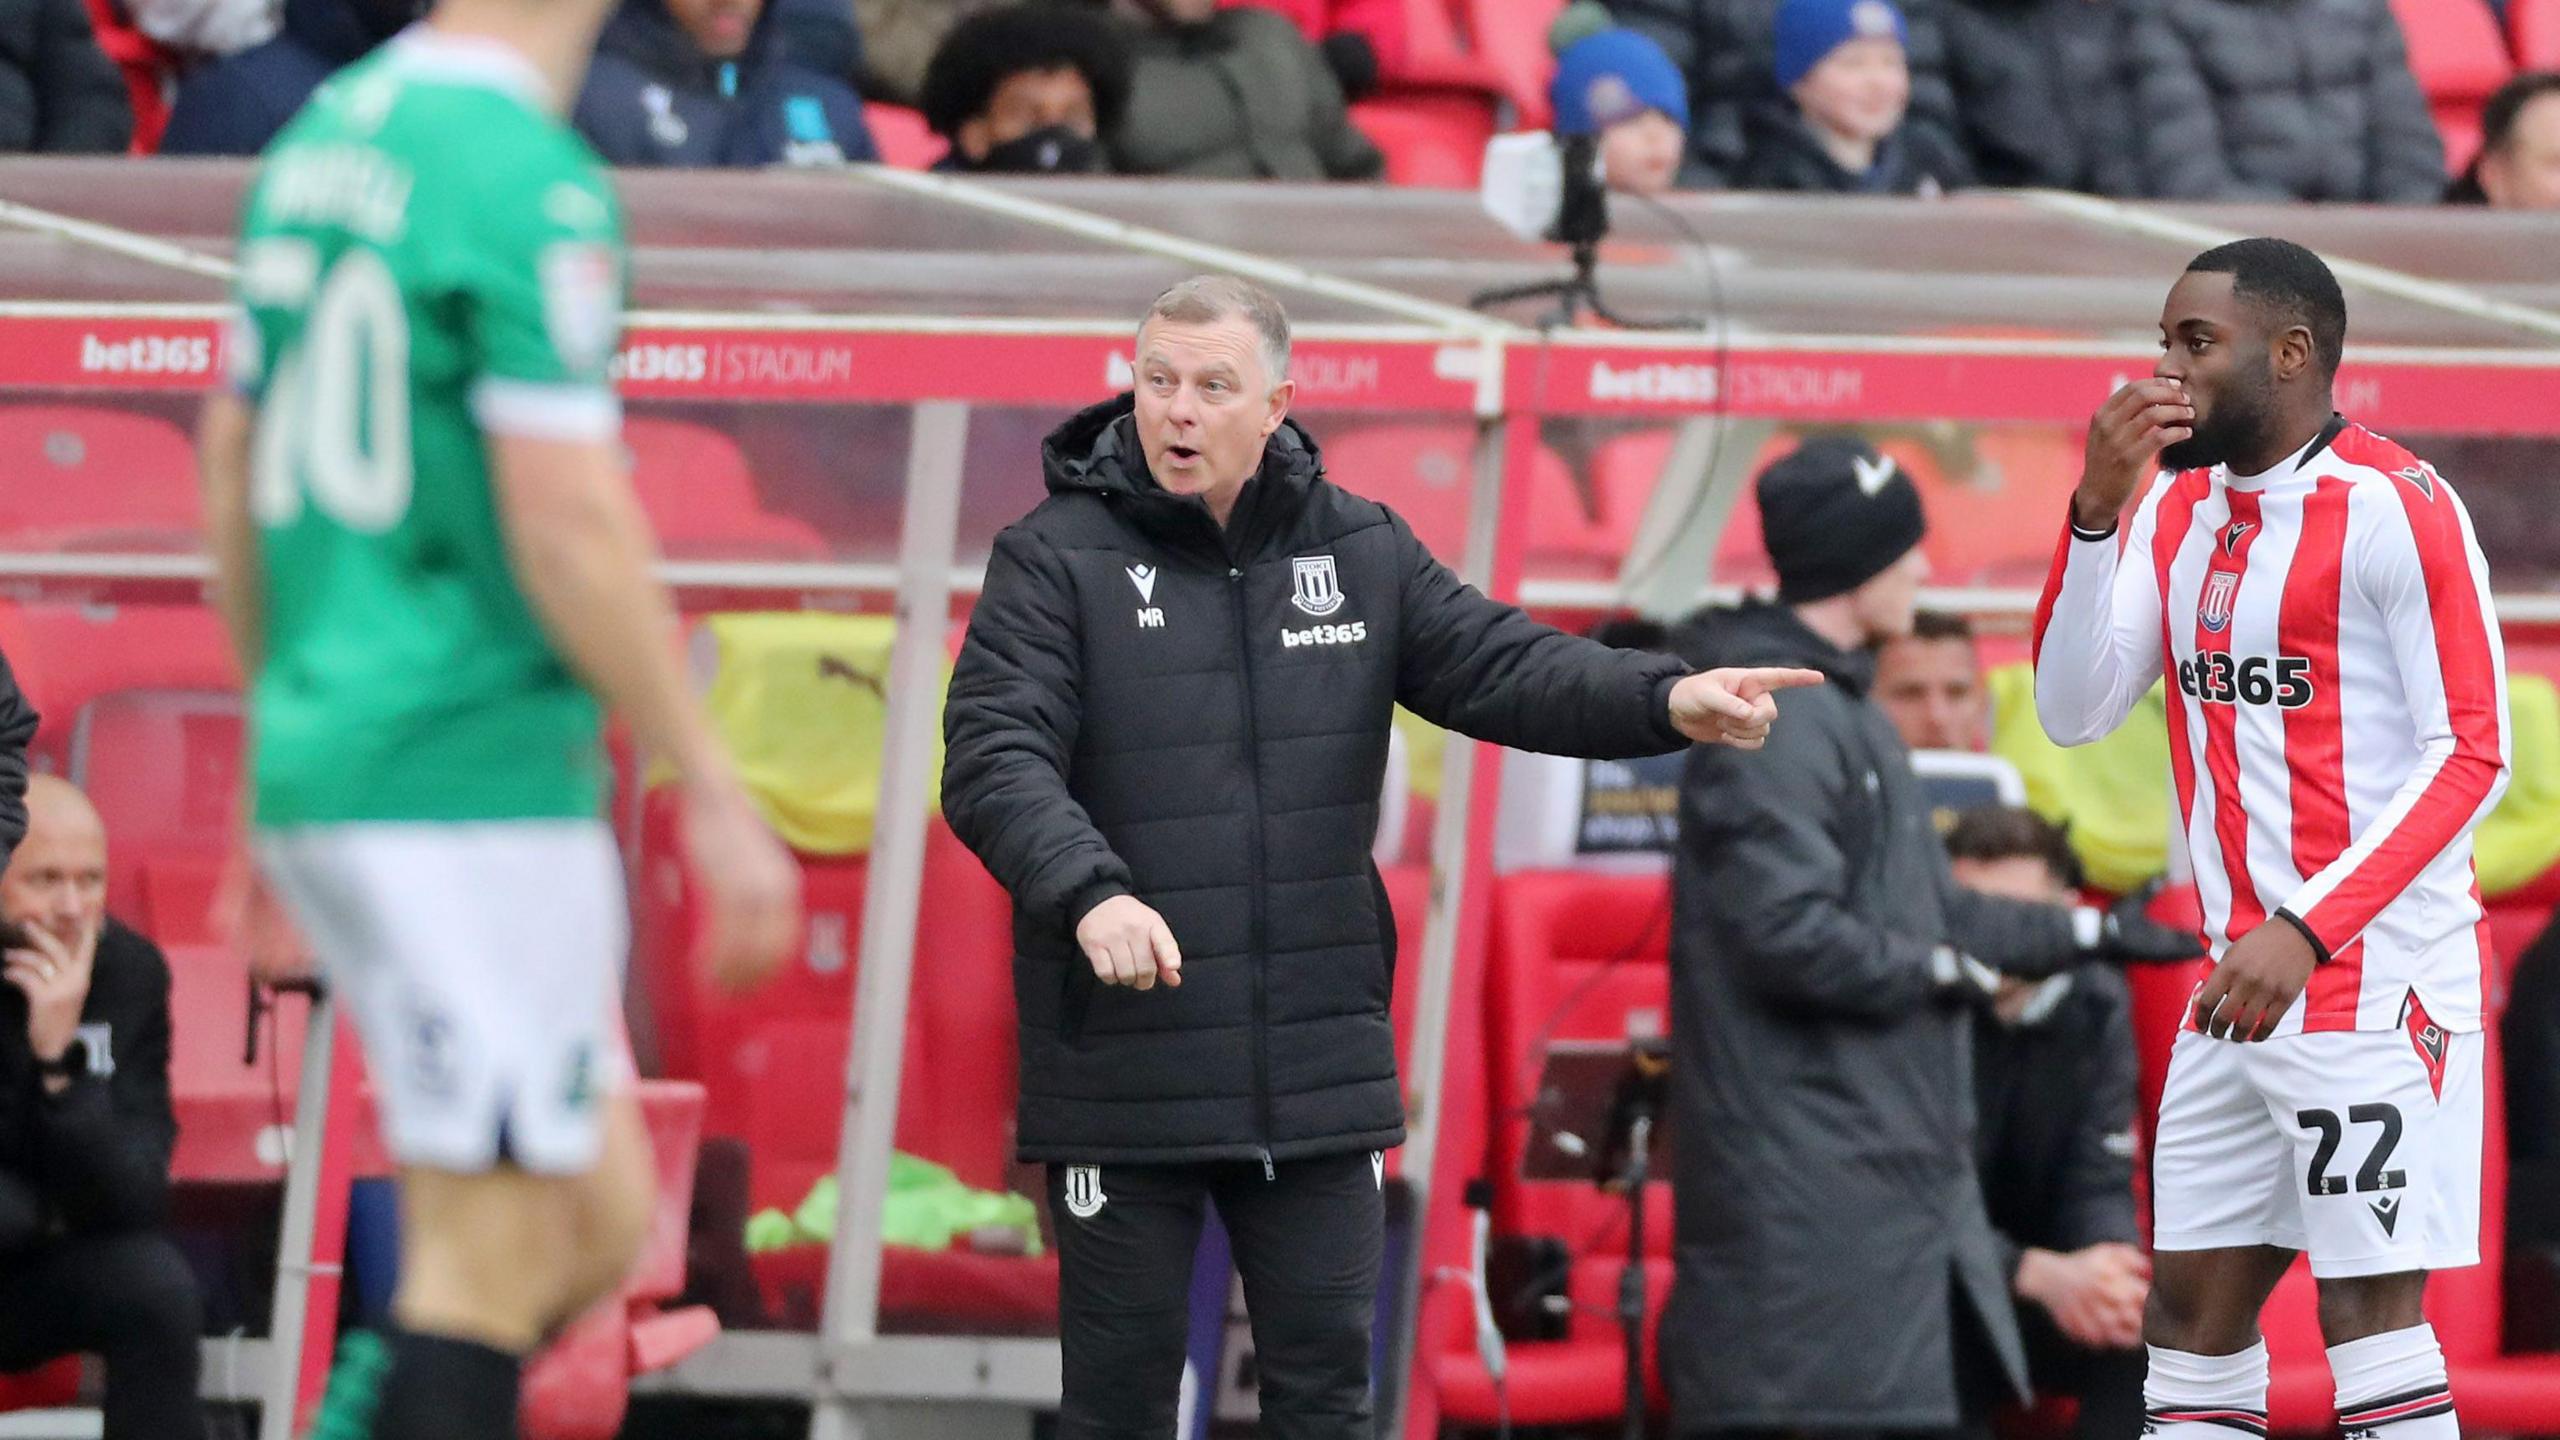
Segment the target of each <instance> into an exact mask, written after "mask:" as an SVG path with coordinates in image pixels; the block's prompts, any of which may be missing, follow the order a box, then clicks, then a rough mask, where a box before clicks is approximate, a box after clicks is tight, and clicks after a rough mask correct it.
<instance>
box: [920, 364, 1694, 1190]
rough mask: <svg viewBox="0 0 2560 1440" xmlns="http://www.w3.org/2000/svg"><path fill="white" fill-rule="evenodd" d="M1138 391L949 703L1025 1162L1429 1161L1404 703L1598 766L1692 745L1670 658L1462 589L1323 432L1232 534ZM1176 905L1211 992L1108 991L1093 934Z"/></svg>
mask: <svg viewBox="0 0 2560 1440" xmlns="http://www.w3.org/2000/svg"><path fill="white" fill-rule="evenodd" d="M1129 415H1130V403H1129V401H1128V399H1127V398H1126V397H1123V398H1122V399H1120V400H1117V401H1113V402H1110V403H1108V404H1104V405H1100V406H1097V407H1095V408H1093V409H1091V410H1088V411H1086V412H1085V413H1083V414H1081V415H1079V416H1077V417H1076V418H1075V419H1073V420H1071V421H1069V422H1068V423H1067V424H1066V425H1065V426H1064V427H1062V428H1061V429H1059V430H1058V431H1057V432H1056V433H1055V434H1053V435H1052V436H1051V437H1050V438H1049V441H1048V444H1047V447H1046V450H1047V469H1048V485H1049V498H1048V500H1047V501H1045V502H1044V503H1042V504H1041V505H1040V507H1039V508H1037V509H1035V510H1033V511H1032V512H1031V514H1030V515H1029V517H1027V518H1026V519H1024V520H1022V521H1021V522H1019V523H1017V524H1015V525H1013V526H1012V527H1011V528H1009V529H1007V530H1006V531H1005V532H1004V533H1003V534H1002V535H1000V536H999V537H997V540H996V545H995V554H994V557H993V559H992V560H991V561H990V562H989V564H988V567H987V581H986V589H985V591H984V593H983V594H982V595H981V597H980V598H979V601H978V605H977V609H976V611H975V612H974V613H973V614H972V615H971V617H970V621H969V634H968V639H967V641H966V642H965V643H964V644H963V645H962V647H961V651H960V658H959V661H958V663H957V665H956V666H955V667H954V669H953V671H952V677H951V695H950V700H949V703H948V708H947V709H946V710H945V711H944V714H943V734H944V738H945V740H946V751H945V761H944V768H943V781H942V805H943V811H944V813H945V814H946V815H948V816H949V817H950V820H951V825H952V828H953V830H955V831H956V832H957V833H958V834H959V836H960V838H961V839H962V840H963V841H964V842H966V843H967V844H968V845H969V847H970V848H971V849H972V850H975V851H976V852H977V854H978V856H979V858H980V859H982V860H984V861H985V862H986V865H987V868H988V869H989V870H990V871H991V872H993V873H994V875H995V877H996V879H997V880H999V881H1001V882H1002V883H1003V885H1004V887H1005V889H1006V890H1007V891H1009V892H1010V893H1011V894H1012V896H1013V905H1014V926H1013V932H1014V949H1015V956H1016V958H1015V960H1014V998H1015V1001H1016V1003H1017V1005H1018V1007H1019V1014H1020V1024H1021V1054H1022V1088H1021V1112H1020V1123H1019V1127H1018V1131H1017V1145H1018V1148H1019V1150H1020V1152H1021V1155H1022V1157H1023V1158H1024V1159H1026V1160H1040V1161H1061V1162H1073V1163H1085V1164H1102V1163H1119V1162H1126V1163H1136V1162H1156V1163H1165V1162H1182V1161H1195V1160H1214V1159H1251V1158H1256V1157H1262V1158H1267V1159H1275V1160H1287V1159H1292V1158H1298V1157H1304V1156H1313V1155H1324V1154H1331V1153H1336V1152H1342V1151H1359V1150H1381V1149H1385V1148H1387V1147H1389V1146H1393V1145H1396V1144H1399V1143H1401V1142H1402V1140H1403V1138H1404V1107H1403V1104H1402V1095H1401V1092H1400V1090H1399V1087H1398V1085H1397V1082H1396V1051H1395V1032H1394V1029H1393V1026H1392V1024H1391V1023H1390V1021H1389V1019H1388V1015H1387V1003H1388V997H1389V996H1390V995H1391V994H1392V993H1393V992H1394V984H1395V982H1394V969H1395V962H1396V957H1395V923H1394V917H1393V916H1392V915H1390V914H1389V912H1388V908H1387V896H1386V891H1385V887H1384V886H1383V885H1382V884H1381V883H1380V882H1379V879H1378V874H1377V871H1376V869H1375V868H1374V867H1373V866H1372V865H1371V863H1370V860H1369V845H1370V841H1371V839H1372V837H1373V836H1374V835H1375V833H1376V830H1377V824H1378V790H1379V784H1380V781H1381V780H1382V778H1383V776H1384V774H1385V769H1386V762H1387V736H1388V729H1389V715H1390V712H1391V711H1392V708H1393V707H1394V706H1395V705H1397V704H1399V703H1401V704H1403V705H1405V706H1406V707H1408V708H1410V709H1412V710H1413V711H1414V712H1415V713H1417V714H1419V715H1421V716H1423V717H1424V718H1426V719H1429V720H1432V721H1434V722H1436V723H1439V724H1442V725H1445V726H1448V727H1450V728H1452V729H1454V730H1457V731H1460V732H1462V733H1464V734H1468V735H1473V736H1476V737H1478V738H1481V739H1486V740H1492V741H1496V742H1498V743H1501V744H1507V745H1513V746H1518V747H1521V748H1527V749H1540V750H1548V751H1553V752H1557V753H1563V754H1575V755H1584V756H1591V757H1624V756H1634V755H1652V754H1662V753H1665V752H1668V751H1671V750H1675V749H1678V748H1680V747H1681V746H1682V745H1683V744H1685V743H1686V742H1685V741H1684V740H1683V739H1682V738H1681V736H1680V734H1679V732H1678V731H1676V730H1674V729H1672V728H1671V727H1670V723H1669V701H1670V688H1671V686H1672V683H1673V682H1674V681H1675V680H1676V679H1677V678H1678V677H1679V676H1680V675H1682V674H1684V673H1685V671H1684V670H1683V668H1682V667H1681V665H1680V664H1679V662H1678V661H1676V660H1672V659H1670V658H1668V657H1665V656H1660V655H1639V654H1635V653H1633V652H1627V651H1618V650H1611V649H1608V648H1607V647H1605V646H1602V645H1599V644H1596V643H1594V642H1592V641H1588V640H1584V639H1581V638H1579V637H1577V636H1572V635H1567V634H1564V633H1563V632H1561V631H1557V630H1553V629H1550V628H1548V627H1547V626H1545V625H1541V624H1539V623H1537V622H1536V621H1534V620H1531V619H1530V618H1529V617H1528V616H1526V615H1524V614H1522V613H1521V612H1520V611H1518V610H1516V609H1514V608H1512V607H1511V606H1508V605H1502V604H1497V603H1496V602H1494V601H1492V600H1489V599H1487V598H1485V597H1484V596H1483V595H1481V594H1479V593H1477V592H1476V591H1475V590H1473V589H1471V588H1469V587H1468V586H1466V585H1465V584H1462V583H1461V582H1460V581H1459V580H1458V578H1457V577H1456V576H1455V575H1453V574H1451V573H1450V572H1449V570H1448V569H1447V568H1446V567H1444V566H1443V565H1441V564H1440V562H1438V561H1437V560H1434V559H1433V558H1432V557H1431V554H1430V552H1429V551H1427V550H1425V549H1424V548H1423V546H1422V543H1421V542H1420V541H1418V540H1416V539H1415V538H1414V534H1413V531H1412V530H1411V529H1409V528H1407V527H1406V525H1405V523H1404V521H1402V520H1401V519H1398V518H1397V517H1396V515H1395V514H1394V513H1393V512H1392V511H1390V510H1388V509H1387V508H1386V507H1385V506H1383V505H1379V504H1377V503H1375V502H1373V501H1369V500H1364V499H1361V498H1360V497H1359V496H1357V495H1355V494H1352V493H1351V492H1350V491H1347V490H1344V489H1341V488H1340V487H1338V486H1336V485H1334V484H1333V483H1332V482H1331V481H1330V480H1328V479H1326V478H1325V475H1324V468H1323V464H1322V462H1321V460H1320V459H1319V457H1318V455H1317V451H1316V447H1315V443H1314V441H1313V440H1311V439H1310V438H1308V436H1307V435H1306V434H1305V432H1303V431H1301V430H1299V429H1298V428H1297V427H1296V426H1295V425H1294V424H1292V425H1284V426H1283V427H1282V428H1281V429H1280V430H1279V431H1278V432H1277V433H1275V434H1274V435H1273V436H1272V438H1271V440H1270V442H1269V443H1268V445H1267V447H1266V449H1265V452H1264V457H1263V464H1262V469H1261V471H1260V473H1259V474H1258V475H1257V476H1256V478H1254V479H1253V480H1250V481H1248V482H1247V483H1246V485H1245V487H1244V492H1243V494H1242V496H1241V497H1240V498H1239V499H1238V501H1237V504H1236V509H1235V513H1234V514H1233V516H1232V517H1230V521H1229V523H1228V524H1227V525H1226V526H1225V527H1224V528H1221V527H1220V526H1219V525H1218V524H1217V523H1216V522H1215V521H1214V520H1213V519H1212V518H1211V517H1210V514H1209V511H1208V509H1207V508H1206V507H1205V506H1204V505H1203V504H1202V503H1201V502H1200V501H1199V500H1198V499H1197V498H1191V497H1177V496H1174V495H1172V494H1169V493H1167V492H1166V491H1165V490H1163V489H1162V488H1161V487H1159V486H1158V485H1157V484H1156V483H1155V481H1154V480H1153V479H1152V478H1151V477H1150V476H1149V475H1148V473H1147V469H1146V461H1145V459H1144V457H1143V456H1142V455H1141V453H1140V451H1139V446H1138V441H1137V434H1136V427H1135V424H1134V422H1132V421H1131V420H1130V418H1129ZM1116 895H1135V896H1137V897H1138V898H1139V899H1140V900H1142V901H1144V902H1145V903H1146V904H1148V905H1150V906H1152V907H1154V908H1155V910H1156V911H1157V912H1158V913H1159V914H1161V915H1162V916H1163V917H1164V919H1165V923H1166V924H1167V926H1168V927H1170V928H1171V930H1172V931H1173V936H1174V939H1175V941H1176V943H1178V944H1179V945H1180V946H1181V948H1182V983H1181V985H1180V986H1179V987H1168V986H1162V985H1159V986H1157V987H1155V988H1153V989H1151V990H1144V991H1141V990H1135V989H1130V988H1127V987H1123V986H1107V985H1103V984H1101V983H1099V982H1098V981H1096V980H1095V978H1094V975H1093V971H1092V968H1091V966H1090V965H1089V964H1088V963H1087V961H1086V960H1085V958H1084V956H1083V954H1082V953H1081V951H1080V950H1079V948H1078V947H1077V945H1076V941H1075V936H1074V931H1075V926H1076V923H1077V922H1078V921H1079V920H1081V919H1083V918H1084V915H1085V913H1086V912H1087V911H1089V910H1091V909H1092V908H1093V907H1094V906H1096V905H1098V904H1100V903H1102V902H1103V901H1104V900H1107V899H1109V898H1111V897H1113V896H1116Z"/></svg>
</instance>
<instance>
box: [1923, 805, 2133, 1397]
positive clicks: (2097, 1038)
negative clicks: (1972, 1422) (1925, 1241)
mask: <svg viewBox="0 0 2560 1440" xmlns="http://www.w3.org/2000/svg"><path fill="white" fill-rule="evenodd" d="M1947 854H1948V856H1949V857H1950V862H1951V864H1952V867H1953V869H1954V871H1955V877H1956V883H1957V884H1959V885H1962V886H1964V887H1965V888H1967V889H1969V890H1977V891H1980V892H1981V893H1983V894H1985V895H2006V896H2008V897H2009V898H2011V899H2013V900H2039V901H2043V902H2045V903H2046V904H2052V905H2068V904H2070V903H2071V902H2072V900H2073V899H2074V898H2075V897H2076V896H2077V895H2078V894H2079V891H2080V861H2079V857H2077V856H2075V855H2073V854H2072V853H2071V841H2070V840H2069V838H2068V837H2066V836H2065V835H2064V834H2063V833H2062V829H2061V827H2060V826H2057V825H2055V824H2053V823H2052V822H2051V821H2049V820H2046V819H2045V818H2044V817H2042V816H2040V815H2038V814H2036V813H2035V812H2034V811H2032V810H2022V809H2016V808H2012V807H2009V806H2002V805H1994V806H1988V807H1985V808H1983V809H1979V810H1969V811H1966V812H1965V813H1964V815H1963V816H1961V817H1960V818H1958V820H1957V821H1956V824H1955V828H1954V829H1953V830H1950V831H1948V832H1947ZM2132 1006H2133V1001H2132V997H2131V996H2130V995H2129V994H2128V993H2127V991H2126V989H2125V983H2124V976H2123V975H2121V974H2119V973H2117V971H2116V970H2115V969H2113V968H2112V967H2110V966H2105V965H2081V966H2076V967H2074V968H2072V969H2069V970H2065V971H2063V972H2062V973H2060V974H2058V975H2054V976H2051V977H2049V978H2047V979H2044V980H2009V981H2005V982H2003V983H2002V985H2001V987H2000V993H1999V994H1998V995H1997V996H1996V997H1994V999H1993V1001H1992V1003H1991V1007H1990V1010H1989V1012H1988V1013H1987V1014H1984V1015H1980V1016H1977V1017H1976V1018H1975V1023H1974V1027H1973V1094H1974V1110H1975V1117H1976V1119H1975V1123H1976V1124H1977V1126H1978V1127H1979V1128H1978V1130H1977V1135H1976V1141H1975V1146H1974V1155H1975V1158H1976V1160H1977V1161H1978V1162H1979V1164H1980V1165H1981V1168H1982V1198H1983V1203H1984V1206H1985V1207H1986V1208H1987V1209H1988V1210H1989V1211H1990V1215H1991V1228H1992V1231H1993V1233H1994V1234H1995V1236H1996V1237H1997V1238H1998V1241H1999V1244H2000V1251H2001V1257H2002V1259H2003V1261H2004V1262H2005V1263H2006V1265H2007V1267H2008V1274H2009V1286H2010V1289H2012V1290H2013V1291H2015V1292H2016V1294H2017V1297H2018V1299H2019V1300H2021V1301H2023V1302H2025V1303H2023V1304H2021V1305H2019V1306H2018V1329H2019V1332H2020V1333H2021V1335H2022V1336H2023V1337H2024V1338H2025V1340H2026V1347H2027V1374H2028V1377H2029V1378H2030V1379H2031V1380H2032V1381H2033V1382H2034V1384H2035V1390H2036V1393H2037V1394H2038V1395H2043V1396H2069V1397H2071V1398H2072V1399H2073V1400H2076V1401H2077V1402H2079V1414H2078V1417H2077V1419H2076V1422H2075V1426H2074V1431H2073V1433H2074V1434H2075V1435H2077V1436H2079V1437H2081V1440H2133V1437H2134V1436H2135V1435H2136V1434H2137V1433H2139V1432H2140V1431H2141V1429H2142V1372H2143V1360H2144V1355H2143V1349H2142V1305H2143V1301H2144V1300H2145V1298H2147V1297H2148V1296H2149V1295H2150V1293H2151V1258H2150V1257H2149V1256H2147V1255H2145V1254H2144V1253H2143V1252H2142V1250H2141V1249H2140V1246H2141V1243H2142V1232H2141V1231H2140V1230H2139V1229H2138V1228H2137V1227H2136V1226H2135V1224H2134V1217H2133V1091H2134V1072H2135V1068H2136V1067H2135V1063H2134V1054H2133V1015H2132Z"/></svg>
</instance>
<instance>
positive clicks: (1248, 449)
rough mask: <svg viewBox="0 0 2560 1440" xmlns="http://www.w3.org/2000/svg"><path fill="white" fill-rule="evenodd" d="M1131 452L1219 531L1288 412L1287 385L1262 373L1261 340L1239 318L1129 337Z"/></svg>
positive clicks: (1168, 326) (1159, 324)
mask: <svg viewBox="0 0 2560 1440" xmlns="http://www.w3.org/2000/svg"><path fill="white" fill-rule="evenodd" d="M1137 381H1138V395H1137V406H1138V414H1137V419H1138V443H1139V445H1140V447H1141V448H1142V449H1144V450H1145V452H1146V456H1147V473H1149V474H1151V475H1153V476H1155V480H1156V483H1157V484H1158V485H1161V486H1163V487H1164V488H1165V489H1166V490H1167V491H1169V492H1171V493H1173V494H1175V495H1197V496H1199V497H1201V499H1203V500H1205V501H1207V502H1208V505H1209V510H1210V513H1212V514H1214V515H1216V516H1217V517H1218V518H1219V520H1220V521H1221V522H1222V523H1223V522H1224V521H1225V519H1226V516H1227V512H1228V511H1229V510H1230V509H1231V508H1232V507H1233V506H1234V504H1235V498H1236V492H1238V491H1239V490H1241V489H1243V488H1244V482H1246V481H1247V480H1250V479H1252V478H1253V475H1254V472H1255V471H1256V470H1259V469H1260V468H1261V467H1262V443H1263V442H1264V441H1265V440H1268V439H1270V438H1271V432H1272V431H1274V430H1277V429H1279V428H1280V422H1281V420H1283V419H1284V418H1286V417H1287V415H1288V413H1289V395H1290V391H1291V389H1292V387H1291V385H1290V383H1289V382H1288V381H1286V380H1282V379H1279V378H1278V377H1276V376H1274V375H1272V374H1271V370H1270V366H1269V364H1268V363H1267V362H1266V361H1265V359H1264V357H1263V352H1262V336H1261V332H1259V331H1257V330H1256V329H1254V327H1253V322H1252V321H1250V320H1248V319H1246V318H1245V317H1244V316H1242V315H1226V316H1221V317H1219V318H1218V319H1216V320H1211V321H1206V322H1203V323H1198V324H1186V323H1184V322H1181V321H1176V320H1165V319H1161V318H1159V319H1154V320H1150V321H1148V322H1147V324H1146V327H1145V328H1144V329H1142V330H1140V331H1139V332H1138V364H1137Z"/></svg>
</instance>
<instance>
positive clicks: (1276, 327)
mask: <svg viewBox="0 0 2560 1440" xmlns="http://www.w3.org/2000/svg"><path fill="white" fill-rule="evenodd" d="M1238 315H1241V316H1243V317H1244V318H1245V319H1246V320H1247V321H1248V322H1250V323H1251V324H1252V326H1253V329H1254V333H1255V334H1257V335H1259V336H1261V337H1262V365H1263V368H1264V369H1266V370H1268V371H1270V372H1271V383H1272V384H1273V385H1278V384H1279V383H1280V382H1281V381H1283V380H1286V379H1288V378H1289V312H1288V311H1286V310H1283V309H1281V308H1280V301H1279V298H1278V297H1277V296H1275V295H1273V294H1272V293H1271V292H1270V291H1268V290H1265V289H1263V288H1262V287H1261V286H1259V285H1256V284H1254V283H1253V282H1252V281H1250V280H1247V279H1244V278H1243V277H1241V276H1237V275H1194V276H1192V277H1191V278H1190V279H1188V280H1185V281H1182V282H1181V283H1179V284H1177V285H1175V286H1174V287H1173V288H1171V289H1169V290H1167V291H1165V292H1164V293H1163V294H1161V295H1158V296H1157V297H1156V300H1155V303H1154V304H1152V305H1149V306H1148V307H1147V315H1146V319H1144V320H1141V321H1139V322H1138V330H1139V332H1140V333H1141V334H1144V333H1145V331H1146V328H1147V325H1148V322H1149V321H1155V320H1170V321H1172V322H1173V323H1174V324H1176V325H1214V324H1216V323H1217V322H1219V321H1221V320H1225V319H1228V318H1230V317H1233V316H1238Z"/></svg>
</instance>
